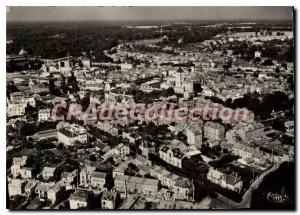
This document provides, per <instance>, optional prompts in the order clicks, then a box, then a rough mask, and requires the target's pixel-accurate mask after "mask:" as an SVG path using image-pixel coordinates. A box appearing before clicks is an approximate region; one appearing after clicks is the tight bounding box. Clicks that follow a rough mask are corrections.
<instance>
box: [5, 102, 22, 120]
mask: <svg viewBox="0 0 300 215" xmlns="http://www.w3.org/2000/svg"><path fill="white" fill-rule="evenodd" d="M25 108H26V106H25V105H24V104H13V103H9V104H8V105H7V110H6V113H7V116H8V117H14V116H23V115H24V114H25Z"/></svg>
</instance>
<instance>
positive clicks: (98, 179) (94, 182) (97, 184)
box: [91, 172, 106, 190]
mask: <svg viewBox="0 0 300 215" xmlns="http://www.w3.org/2000/svg"><path fill="white" fill-rule="evenodd" d="M105 182H106V173H104V172H93V173H92V174H91V186H92V188H96V189H97V190H103V188H104V185H105Z"/></svg>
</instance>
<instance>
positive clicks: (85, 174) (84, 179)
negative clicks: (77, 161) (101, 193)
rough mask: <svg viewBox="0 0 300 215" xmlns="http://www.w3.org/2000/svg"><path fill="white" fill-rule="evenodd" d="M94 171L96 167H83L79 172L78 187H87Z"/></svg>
mask: <svg viewBox="0 0 300 215" xmlns="http://www.w3.org/2000/svg"><path fill="white" fill-rule="evenodd" d="M95 170H96V167H93V166H89V165H85V166H84V167H83V168H82V169H81V171H80V180H79V182H80V183H79V185H80V186H82V187H88V186H89V185H90V184H91V177H92V173H93V172H94V171H95Z"/></svg>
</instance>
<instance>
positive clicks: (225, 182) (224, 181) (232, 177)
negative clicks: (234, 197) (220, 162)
mask: <svg viewBox="0 0 300 215" xmlns="http://www.w3.org/2000/svg"><path fill="white" fill-rule="evenodd" d="M207 179H208V180H209V181H211V182H213V183H215V184H218V185H220V186H221V187H223V188H226V189H229V190H232V191H236V192H240V191H241V190H242V187H243V181H242V180H241V177H239V176H238V175H237V173H231V174H224V173H222V172H220V171H218V170H216V169H213V168H212V167H211V168H210V169H209V171H208V173H207Z"/></svg>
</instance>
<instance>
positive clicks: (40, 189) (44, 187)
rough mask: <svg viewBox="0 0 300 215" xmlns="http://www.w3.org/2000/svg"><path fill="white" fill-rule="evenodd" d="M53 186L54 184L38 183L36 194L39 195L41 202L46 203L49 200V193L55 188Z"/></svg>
mask: <svg viewBox="0 0 300 215" xmlns="http://www.w3.org/2000/svg"><path fill="white" fill-rule="evenodd" d="M53 185H54V184H53V183H42V182H38V183H37V185H36V187H35V193H36V194H37V196H38V198H39V199H40V201H45V200H46V199H47V198H48V191H49V190H50V188H51V187H53Z"/></svg>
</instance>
